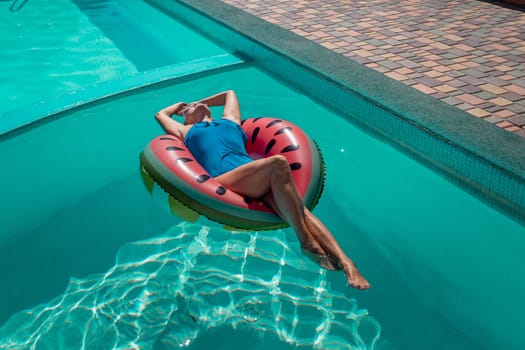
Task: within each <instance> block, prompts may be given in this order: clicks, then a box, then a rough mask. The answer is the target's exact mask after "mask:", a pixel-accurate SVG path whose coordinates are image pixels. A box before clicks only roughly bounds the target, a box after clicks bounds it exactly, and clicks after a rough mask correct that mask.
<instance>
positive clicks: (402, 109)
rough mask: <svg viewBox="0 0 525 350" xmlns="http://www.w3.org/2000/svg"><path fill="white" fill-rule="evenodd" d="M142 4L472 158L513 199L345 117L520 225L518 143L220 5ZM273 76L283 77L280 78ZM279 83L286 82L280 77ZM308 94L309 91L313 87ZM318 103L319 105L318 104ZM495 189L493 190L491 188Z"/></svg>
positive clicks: (523, 158)
mask: <svg viewBox="0 0 525 350" xmlns="http://www.w3.org/2000/svg"><path fill="white" fill-rule="evenodd" d="M146 1H147V2H149V3H150V4H152V5H153V6H156V7H159V8H161V9H162V10H164V11H166V10H168V11H169V8H170V7H172V8H175V7H177V10H178V11H179V12H180V11H181V9H182V12H180V13H174V12H175V11H173V9H172V10H171V15H173V16H174V17H177V19H178V20H182V21H186V22H187V24H189V25H190V26H192V27H193V28H194V29H195V30H198V31H201V32H202V33H203V34H204V35H206V36H208V37H211V38H212V39H213V40H215V41H218V42H219V43H220V44H221V45H224V46H227V47H228V48H229V49H231V50H238V51H241V52H243V53H245V54H247V55H248V57H250V59H252V60H253V61H254V62H255V63H256V64H258V65H262V66H263V68H267V69H268V70H270V71H273V72H274V73H276V69H278V68H279V67H278V66H279V64H281V65H289V66H291V65H295V66H299V67H301V68H302V69H306V70H308V71H310V72H311V73H312V74H313V75H315V76H316V79H317V81H322V82H323V83H324V82H327V83H329V84H332V85H334V86H337V87H338V89H340V90H341V91H344V92H346V93H349V94H353V95H355V96H359V97H360V98H362V99H363V100H365V101H367V102H368V103H370V104H372V105H374V106H376V107H378V108H380V109H382V110H384V111H387V112H388V113H391V114H392V115H394V116H396V117H397V118H399V119H400V120H402V121H403V122H404V123H407V124H409V125H411V126H412V127H414V128H416V129H418V130H419V131H422V132H424V133H426V134H427V135H430V136H431V137H433V138H435V139H437V140H439V141H440V142H441V143H443V144H445V145H448V146H452V147H453V148H455V149H457V150H459V152H462V153H464V154H465V155H466V156H469V157H475V158H476V159H477V160H480V161H481V162H482V163H484V164H485V165H484V166H485V167H488V168H489V170H488V171H490V172H491V174H492V173H494V172H496V173H498V174H502V176H505V177H506V178H509V179H512V181H514V182H515V185H516V186H514V187H515V188H518V189H519V190H518V192H517V193H516V194H513V193H510V194H509V193H508V192H509V191H507V193H505V189H503V187H504V186H505V185H501V184H500V185H498V184H494V183H483V182H484V180H483V179H481V182H480V179H473V177H476V176H478V175H476V174H475V171H474V170H472V169H466V168H465V167H466V166H467V165H461V164H459V165H458V164H444V163H443V162H441V161H442V160H443V159H445V158H446V154H444V155H441V157H442V158H443V159H441V160H438V161H436V160H434V159H430V158H429V157H428V155H427V154H424V152H423V153H422V152H420V150H418V145H417V144H411V141H410V140H408V141H407V140H401V139H396V134H395V133H393V134H390V131H389V130H385V129H384V127H383V126H381V125H380V124H378V123H376V122H370V121H369V120H367V116H361V117H359V118H357V119H356V118H355V116H353V117H349V118H351V119H352V120H353V121H354V122H356V123H357V124H359V125H361V126H362V127H364V128H365V129H368V130H370V131H371V132H372V133H373V134H374V135H375V136H376V137H379V138H382V139H384V140H386V141H387V142H389V143H391V144H393V145H395V146H397V147H398V148H400V149H402V150H404V151H406V152H408V153H410V154H411V155H412V156H414V158H415V159H417V160H418V161H421V162H422V163H424V164H425V165H427V166H430V167H431V168H433V169H434V170H438V171H439V172H440V173H442V174H444V175H445V176H446V177H447V178H448V179H450V180H452V181H453V182H455V183H457V184H460V185H463V186H462V187H464V188H465V189H467V190H469V191H470V192H472V193H474V194H476V195H478V194H480V195H481V197H483V198H482V199H483V200H484V201H488V202H491V204H494V203H492V201H493V200H496V201H497V202H498V203H496V204H495V206H497V207H499V209H501V210H503V211H504V212H506V213H507V214H510V215H511V216H513V217H514V218H515V219H516V218H517V219H518V221H521V222H522V223H523V222H525V200H524V199H523V198H522V197H525V152H523V151H522V150H524V149H525V138H523V137H520V136H518V135H515V134H513V133H510V132H507V131H505V130H502V129H501V128H498V127H496V126H494V125H491V124H490V123H487V122H485V121H482V120H479V119H477V118H475V117H473V116H472V115H470V114H468V113H466V112H464V111H461V110H460V109H458V108H456V107H453V106H450V105H448V104H446V103H444V102H443V101H440V100H439V99H436V98H434V97H431V96H428V95H426V94H424V93H422V92H420V91H418V90H416V89H414V88H411V87H409V86H406V85H404V84H402V83H400V82H398V81H396V80H394V79H391V78H389V77H387V76H384V75H383V74H381V73H379V72H377V71H375V70H373V69H371V68H368V67H365V66H363V65H361V64H359V63H357V62H355V61H352V60H350V59H348V58H346V57H344V56H343V55H341V54H338V53H336V52H333V51H331V50H329V49H327V48H325V47H323V46H321V45H319V44H318V43H316V42H314V41H311V40H308V39H306V38H304V37H301V36H299V35H297V34H295V33H293V32H291V31H288V30H286V29H283V28H281V27H279V26H277V25H274V24H271V23H269V22H266V21H264V20H262V19H260V18H258V17H256V16H254V15H252V14H249V13H247V12H245V11H243V10H241V9H238V8H235V7H233V6H231V5H228V4H225V3H223V2H219V1H212V0H172V1H171V2H166V1H158V0H146ZM181 5H182V7H181ZM184 7H187V8H188V10H189V11H193V12H195V13H197V14H201V15H203V16H205V17H208V18H209V19H211V20H212V21H213V22H215V24H214V23H209V22H205V20H203V19H199V18H196V17H195V16H193V17H191V19H188V18H185V16H186V15H191V13H190V12H187V13H184ZM205 24H206V25H208V26H211V27H210V28H211V29H210V28H208V29H207V30H203V29H202V26H204V25H205ZM219 26H220V27H223V28H226V30H227V31H228V33H226V34H225V32H224V31H220V30H216V29H217V28H218V27H219ZM199 27H201V28H199ZM243 37H244V38H246V40H248V41H250V42H252V43H256V44H258V45H260V46H262V47H263V48H264V50H265V51H266V52H267V53H261V52H250V50H249V48H247V45H246V43H244V42H243V40H244V39H243ZM264 50H263V51H264ZM268 52H271V54H276V55H279V56H282V57H281V59H280V60H279V59H275V58H274V57H273V56H271V54H270V55H269V54H268ZM272 60H273V61H276V62H272ZM277 73H278V71H277ZM276 75H278V76H279V77H280V78H282V77H283V74H280V75H279V74H276ZM288 75H289V74H288ZM284 80H287V79H286V77H284ZM292 80H293V78H289V79H288V80H287V82H290V81H292ZM303 87H304V86H303ZM306 89H308V87H306ZM312 91H315V89H314V88H313V87H312ZM314 97H315V94H314ZM320 100H321V102H323V101H322V97H321V98H320ZM327 102H329V103H331V107H333V108H334V109H336V110H339V112H341V113H343V114H344V115H345V116H347V115H346V113H345V108H346V107H348V106H345V104H344V103H341V105H342V107H341V108H339V107H338V106H337V105H336V104H335V105H334V102H336V103H337V101H336V100H335V98H327ZM374 123H375V124H374ZM445 163H446V161H445ZM483 176H485V174H481V175H479V176H478V177H481V178H483ZM485 182H487V181H485ZM500 182H502V181H500ZM498 186H500V187H501V188H500V189H498V188H497V187H498ZM500 190H502V191H500ZM499 192H502V193H499Z"/></svg>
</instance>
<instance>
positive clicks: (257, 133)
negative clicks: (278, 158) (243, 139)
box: [252, 127, 261, 143]
mask: <svg viewBox="0 0 525 350" xmlns="http://www.w3.org/2000/svg"><path fill="white" fill-rule="evenodd" d="M260 130H261V129H260V128H259V127H256V128H255V130H253V134H252V143H255V139H256V138H257V135H259V131H260Z"/></svg>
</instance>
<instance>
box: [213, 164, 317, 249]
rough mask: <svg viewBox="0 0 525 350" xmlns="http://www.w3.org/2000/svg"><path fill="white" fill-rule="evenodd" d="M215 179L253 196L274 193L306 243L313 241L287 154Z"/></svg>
mask: <svg viewBox="0 0 525 350" xmlns="http://www.w3.org/2000/svg"><path fill="white" fill-rule="evenodd" d="M215 180H217V181H218V182H219V183H220V184H222V185H223V186H225V187H226V188H228V189H230V190H232V191H234V192H237V193H239V194H241V195H243V196H246V197H250V198H258V199H259V198H263V197H264V196H265V195H266V194H267V193H270V192H271V193H273V194H274V199H275V203H276V211H278V212H279V214H280V215H281V217H282V218H283V220H285V221H286V222H287V223H289V224H290V225H291V226H292V227H293V228H294V229H295V231H296V233H297V235H298V236H299V240H300V241H301V243H302V244H306V242H308V241H309V235H308V228H307V227H306V223H305V221H304V205H303V202H302V199H301V197H300V196H299V194H298V192H297V189H296V187H295V183H294V182H293V178H292V176H291V170H290V166H289V165H288V161H287V159H286V158H285V157H283V156H273V157H268V158H263V159H259V160H256V161H253V162H250V163H248V164H245V165H242V166H240V167H238V168H236V169H234V170H232V171H229V172H227V173H225V174H222V175H220V176H217V177H216V178H215ZM305 248H307V247H305Z"/></svg>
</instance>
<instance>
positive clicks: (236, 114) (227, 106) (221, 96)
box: [198, 90, 241, 124]
mask: <svg viewBox="0 0 525 350" xmlns="http://www.w3.org/2000/svg"><path fill="white" fill-rule="evenodd" d="M198 102H199V103H204V104H207V105H208V106H224V111H223V112H222V117H223V118H224V119H229V120H231V121H233V122H235V123H238V124H240V122H241V108H240V106H239V100H238V99H237V95H236V94H235V91H233V90H228V91H223V92H220V93H218V94H216V95H213V96H210V97H206V98H203V99H202V100H200V101H198Z"/></svg>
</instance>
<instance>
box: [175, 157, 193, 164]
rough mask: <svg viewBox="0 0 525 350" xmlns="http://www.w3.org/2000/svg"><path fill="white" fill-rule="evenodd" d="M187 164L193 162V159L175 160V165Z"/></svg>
mask: <svg viewBox="0 0 525 350" xmlns="http://www.w3.org/2000/svg"><path fill="white" fill-rule="evenodd" d="M188 162H193V159H191V158H179V159H177V163H188Z"/></svg>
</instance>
